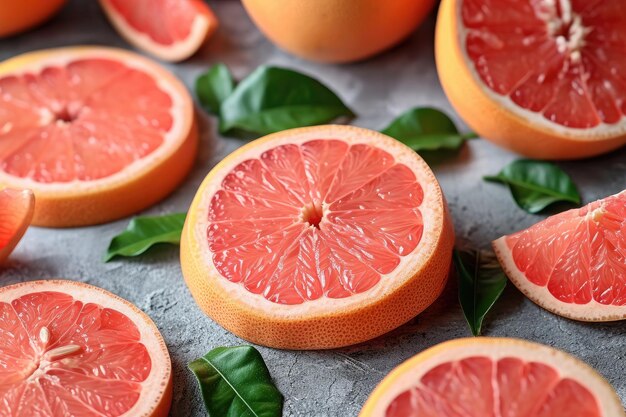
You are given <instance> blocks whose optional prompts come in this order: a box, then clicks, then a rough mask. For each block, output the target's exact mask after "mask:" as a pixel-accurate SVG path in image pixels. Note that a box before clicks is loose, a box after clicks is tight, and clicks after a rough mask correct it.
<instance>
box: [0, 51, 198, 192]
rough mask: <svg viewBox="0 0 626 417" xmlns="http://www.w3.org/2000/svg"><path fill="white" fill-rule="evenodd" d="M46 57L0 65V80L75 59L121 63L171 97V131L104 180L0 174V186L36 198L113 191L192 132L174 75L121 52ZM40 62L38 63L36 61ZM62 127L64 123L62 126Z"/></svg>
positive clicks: (45, 118) (45, 115)
mask: <svg viewBox="0 0 626 417" xmlns="http://www.w3.org/2000/svg"><path fill="white" fill-rule="evenodd" d="M56 51H57V53H53V54H49V53H47V51H41V52H33V53H28V54H24V55H21V56H18V57H15V58H13V59H10V60H8V61H5V62H3V63H2V64H0V77H4V76H9V75H16V76H19V75H23V74H25V73H37V72H40V71H41V70H42V69H43V68H45V67H48V66H65V65H67V64H68V63H69V62H72V61H75V60H78V59H89V58H105V59H107V58H108V59H112V60H115V61H119V62H121V63H123V64H124V65H125V66H127V67H130V68H133V69H138V70H141V71H143V72H145V73H147V74H149V75H151V76H152V77H153V78H154V80H155V81H156V83H157V86H158V87H159V88H160V89H161V90H162V91H163V92H165V93H166V94H167V95H169V96H170V98H171V100H172V107H171V110H170V114H171V116H172V127H171V129H170V130H169V131H168V132H166V133H165V134H164V135H163V143H162V144H161V146H159V148H157V149H156V150H154V151H153V152H152V153H150V154H149V155H147V156H145V157H144V158H141V159H138V160H136V161H134V162H133V163H131V164H130V165H128V166H126V167H125V168H124V169H122V170H121V171H119V172H117V173H115V174H113V175H111V176H108V177H104V178H100V179H97V180H92V181H80V180H73V181H69V182H54V183H42V182H38V181H35V180H33V179H31V178H21V177H17V176H14V175H10V174H8V173H6V172H4V171H1V170H0V185H8V186H11V187H15V188H27V189H31V190H34V191H36V192H37V193H38V194H39V195H45V194H46V193H50V194H51V195H58V194H59V193H69V194H75V193H85V192H89V193H97V192H98V191H99V190H102V189H108V188H111V187H114V186H115V185H116V184H123V183H126V182H128V179H129V178H134V177H138V176H140V175H141V174H142V173H144V172H147V171H150V170H151V169H153V168H154V167H156V166H159V165H160V164H161V163H163V162H164V161H165V160H167V159H168V157H169V156H170V155H172V154H173V153H174V152H175V151H176V150H177V149H178V148H179V147H180V146H181V145H182V143H184V141H185V139H187V136H188V135H189V133H190V131H191V128H192V116H193V104H192V102H191V99H190V97H189V96H188V95H187V94H186V89H185V87H184V86H183V85H182V84H181V83H180V81H178V80H177V79H176V78H175V77H174V76H173V75H171V74H169V73H168V72H167V71H165V70H164V69H163V68H161V67H159V66H158V65H157V64H156V63H153V62H151V61H149V60H148V59H146V58H144V57H142V56H140V55H136V54H134V53H131V52H126V51H124V50H121V49H115V48H106V47H79V48H67V49H65V51H64V52H65V53H62V54H61V53H58V51H60V50H56ZM37 58H39V59H37ZM41 117H42V118H41V123H42V125H45V124H46V123H49V121H50V114H49V110H48V109H46V108H42V109H41ZM61 123H63V122H61Z"/></svg>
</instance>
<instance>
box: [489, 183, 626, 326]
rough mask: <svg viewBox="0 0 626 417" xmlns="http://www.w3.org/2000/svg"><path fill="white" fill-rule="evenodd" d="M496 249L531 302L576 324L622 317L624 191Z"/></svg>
mask: <svg viewBox="0 0 626 417" xmlns="http://www.w3.org/2000/svg"><path fill="white" fill-rule="evenodd" d="M494 247H495V249H496V252H497V254H498V258H499V259H500V263H501V264H502V265H503V267H504V268H505V271H506V272H507V275H508V276H509V278H510V279H511V280H512V281H513V282H514V283H515V285H517V287H518V288H519V289H520V290H521V291H522V292H524V293H525V294H526V295H527V296H528V297H529V298H530V299H531V300H533V301H535V302H536V303H538V304H539V305H541V306H542V307H544V308H546V309H548V310H551V311H553V312H556V313H557V314H561V315H564V316H566V317H570V318H574V319H578V320H590V321H594V320H619V319H624V318H626V250H625V249H626V191H623V192H621V193H619V194H616V195H613V196H610V197H607V198H605V199H602V200H598V201H595V202H593V203H590V204H588V205H587V206H585V207H583V208H580V209H573V210H569V211H566V212H564V213H560V214H557V215H554V216H552V217H549V218H548V219H546V220H544V221H542V222H539V223H537V224H535V225H534V226H531V227H530V228H528V229H526V230H522V231H520V232H517V233H514V234H511V235H508V236H504V237H502V238H500V239H498V240H496V241H495V242H494Z"/></svg>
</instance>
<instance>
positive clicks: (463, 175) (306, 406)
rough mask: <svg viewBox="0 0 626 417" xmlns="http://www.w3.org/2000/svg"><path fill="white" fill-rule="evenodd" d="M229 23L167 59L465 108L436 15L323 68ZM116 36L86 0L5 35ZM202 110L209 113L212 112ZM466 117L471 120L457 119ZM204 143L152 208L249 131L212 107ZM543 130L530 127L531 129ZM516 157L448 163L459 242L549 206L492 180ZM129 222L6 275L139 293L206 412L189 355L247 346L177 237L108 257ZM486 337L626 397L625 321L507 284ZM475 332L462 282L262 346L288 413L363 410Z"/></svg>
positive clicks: (599, 187)
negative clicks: (365, 317)
mask: <svg viewBox="0 0 626 417" xmlns="http://www.w3.org/2000/svg"><path fill="white" fill-rule="evenodd" d="M211 5H213V6H214V7H215V11H216V13H217V15H218V16H219V18H220V20H221V22H222V27H221V28H220V30H219V32H218V33H217V35H216V37H215V38H214V39H212V40H211V42H210V43H209V44H207V45H206V46H205V47H204V48H203V49H202V50H201V51H200V52H199V53H198V54H197V55H196V56H195V57H194V58H193V59H190V60H189V61H187V62H184V63H182V64H177V65H167V66H168V67H169V68H170V69H171V70H172V71H173V72H174V73H176V74H177V75H178V76H179V77H180V78H181V79H182V80H183V81H184V82H185V83H186V84H187V86H188V87H190V88H191V87H192V86H193V83H194V80H195V78H196V77H197V76H198V75H199V74H200V73H201V72H202V71H203V70H204V69H206V68H207V67H208V66H209V65H210V64H211V63H214V62H217V61H223V62H225V63H227V64H228V65H229V66H230V67H231V68H232V69H233V71H234V73H235V74H236V75H237V76H239V77H241V76H244V75H246V74H247V73H248V72H250V71H251V70H252V69H253V68H255V67H256V66H257V65H259V64H262V63H272V64H277V65H283V66H288V67H292V68H297V69H300V70H302V71H306V72H308V73H310V74H313V75H315V76H316V77H319V78H320V79H321V80H323V81H324V82H326V83H327V84H328V85H330V86H331V87H332V88H333V89H334V90H335V91H337V92H338V93H339V95H340V96H341V97H343V98H344V99H345V100H346V101H347V102H348V103H349V105H350V106H352V108H353V109H355V110H356V112H357V113H358V114H359V116H360V117H359V118H358V119H356V120H355V121H354V124H356V125H359V126H363V127H369V128H382V127H383V126H384V125H385V124H386V123H387V122H388V121H390V120H391V119H392V118H393V117H394V116H396V115H398V114H399V113H401V112H402V111H404V110H406V109H408V108H409V107H412V106H418V105H430V106H436V107H440V108H443V109H445V110H447V111H448V112H449V113H450V114H454V113H453V111H452V109H451V108H450V105H449V104H448V102H447V101H446V98H445V96H444V95H443V93H442V91H441V88H440V86H439V82H438V80H437V74H436V72H435V66H434V59H433V47H432V45H433V28H434V19H433V18H432V16H431V18H430V20H429V21H427V22H426V23H425V24H424V25H423V26H422V27H421V28H420V29H419V31H418V32H417V33H415V34H414V35H413V36H411V38H410V39H409V40H408V41H406V42H405V43H403V44H402V45H400V46H399V47H397V48H395V49H393V50H391V51H388V52H386V53H384V54H382V55H380V56H378V57H375V58H373V59H370V60H368V61H366V62H362V63H357V64H352V65H343V66H331V65H318V64H312V63H309V62H305V61H302V60H299V59H297V58H294V57H291V56H289V55H287V54H285V53H283V52H281V51H279V50H277V49H276V48H275V47H274V46H273V45H272V44H270V43H269V42H268V41H266V40H265V39H264V37H263V36H262V35H261V34H260V33H259V32H258V31H257V30H256V29H255V27H254V26H253V25H252V23H251V22H250V20H249V19H248V17H247V16H246V14H245V12H244V10H243V9H242V7H241V5H240V3H239V2H238V1H212V2H211ZM73 44H104V45H112V46H119V47H122V48H130V47H129V45H127V44H126V43H125V42H124V41H123V40H122V39H121V38H119V37H118V36H117V34H116V33H115V32H114V31H113V29H112V28H111V27H110V26H109V24H108V23H107V22H106V20H105V18H104V16H103V15H102V13H101V12H100V9H99V7H98V5H97V2H96V1H94V0H92V1H85V0H74V1H72V2H70V4H69V6H68V7H67V8H66V9H65V10H63V12H62V13H61V14H60V15H59V16H57V17H56V18H55V19H54V20H52V21H51V22H49V23H47V24H46V25H45V26H42V27H41V28H39V29H37V30H35V31H32V32H30V33H27V34H24V35H21V36H18V37H14V38H11V39H7V40H3V41H0V58H2V59H4V58H8V57H10V56H13V55H15V54H18V53H21V52H26V51H31V50H34V49H39V48H44V47H57V46H64V45H73ZM200 113H202V112H200ZM454 117H455V120H457V121H458V122H459V125H460V126H462V123H461V121H460V120H459V119H458V117H456V116H454ZM201 121H202V124H201V127H202V144H201V150H200V154H199V156H198V160H197V163H196V166H195V169H194V171H193V173H192V174H191V176H190V177H189V178H188V179H187V180H186V181H185V183H184V184H183V185H182V186H181V187H180V188H179V189H178V190H177V191H176V192H175V193H174V194H172V195H171V196H170V197H169V198H167V199H165V200H164V201H163V202H161V203H160V204H157V205H156V206H155V207H153V208H151V209H150V210H147V211H146V212H145V213H144V214H161V213H169V212H173V211H184V210H186V208H187V206H188V204H189V203H190V201H191V199H192V197H193V195H194V192H195V190H196V187H197V186H198V185H199V183H200V181H201V180H202V178H203V177H204V176H205V175H206V173H207V172H208V171H209V170H210V169H211V167H213V166H214V165H215V164H216V163H217V162H218V161H219V160H220V159H221V158H223V157H224V156H225V155H227V154H228V153H229V152H231V151H232V150H234V149H235V148H237V147H238V146H241V145H242V143H243V142H241V141H239V140H234V139H228V138H221V137H219V136H218V135H217V134H216V133H215V121H214V120H213V119H211V118H209V117H207V116H205V115H203V114H201ZM528 140H532V138H528ZM515 158H516V156H515V155H513V154H511V153H509V152H506V151H503V150H501V149H498V148H496V147H495V146H493V145H491V144H490V143H489V142H486V141H483V140H475V141H472V142H471V143H470V144H469V146H466V147H465V148H464V149H463V150H462V151H461V152H460V153H459V154H458V155H456V156H454V157H452V158H450V159H448V160H446V161H444V162H441V163H438V164H434V165H433V168H434V171H435V173H436V175H437V177H438V178H439V180H440V181H441V184H442V186H443V189H444V191H445V194H446V196H447V198H448V201H449V203H450V208H451V210H452V214H453V217H454V219H455V227H456V232H457V234H458V240H459V242H461V243H468V244H472V245H474V246H479V247H486V246H487V245H488V242H490V241H491V240H492V239H494V238H496V237H499V236H500V235H502V234H505V233H510V232H512V231H514V230H516V229H520V228H524V227H527V226H530V225H531V224H533V223H535V222H537V221H538V220H540V219H541V218H542V216H536V215H529V214H526V213H525V212H523V211H522V210H520V209H518V208H517V207H516V206H515V204H514V203H513V201H512V199H511V197H510V195H509V193H508V191H507V190H506V189H505V188H503V187H500V186H498V185H495V184H489V183H485V182H483V181H482V180H481V177H482V176H483V175H485V174H491V173H495V172H497V171H498V170H499V169H500V168H501V167H502V166H504V165H505V164H506V163H508V162H509V161H511V160H513V159H515ZM560 165H561V166H562V167H563V168H564V169H565V170H566V171H567V172H569V173H570V174H571V175H572V176H573V178H574V180H575V181H576V183H577V184H578V186H579V188H580V191H581V194H582V196H583V198H584V200H585V201H586V202H588V201H591V200H594V199H596V198H599V197H603V196H606V195H609V194H613V193H615V192H618V191H621V190H622V189H624V188H626V149H622V150H620V151H617V152H613V153H612V154H609V155H606V156H603V157H600V158H595V159H591V160H587V161H581V162H569V163H563V164H560ZM127 223H128V219H123V220H120V221H117V222H114V223H110V224H106V225H102V226H96V227H89V228H81V229H70V230H50V229H39V228H31V229H30V230H29V231H28V232H27V234H26V236H25V238H24V240H23V242H22V243H21V244H20V246H19V248H18V249H17V251H16V252H15V254H14V256H13V257H12V261H11V263H10V264H9V266H8V268H7V269H5V270H3V271H2V272H0V285H8V284H12V283H16V282H21V281H28V280H36V279H46V278H51V277H64V278H68V279H73V280H79V281H84V282H88V283H90V284H94V285H98V286H101V287H103V288H106V289H108V290H110V291H112V292H114V293H116V294H119V295H120V296H122V297H124V298H126V299H128V300H130V301H132V302H133V303H135V304H137V305H138V306H139V307H140V308H142V309H143V310H144V311H146V312H147V313H148V314H149V315H150V316H151V317H152V318H153V319H154V321H155V322H156V324H157V325H158V327H159V329H160V330H161V332H162V333H163V336H164V337H165V340H166V342H167V345H168V347H169V349H170V353H171V355H172V361H173V366H174V372H175V379H174V383H175V394H174V401H173V404H172V412H171V416H174V417H188V416H203V415H205V412H204V408H203V405H202V402H201V399H200V396H199V392H198V390H197V387H196V384H195V382H194V380H193V377H192V375H191V374H190V373H189V372H188V371H187V369H186V364H187V362H189V361H190V360H193V359H195V358H196V357H198V356H200V355H202V354H204V353H206V352H207V351H209V350H210V349H212V348H214V347H216V346H222V345H226V346H231V345H238V344H241V343H243V341H242V340H240V339H238V338H237V337H235V336H233V335H232V334H230V333H228V332H227V331H225V330H223V329H222V328H220V327H219V326H218V325H217V324H215V323H213V322H212V321H211V320H210V319H208V318H207V317H205V316H204V315H203V314H202V313H201V312H200V310H199V309H198V308H196V305H195V304H194V302H193V300H192V298H191V295H190V294H189V292H188V290H187V288H186V287H185V284H184V283H183V280H182V277H181V272H180V267H179V263H178V250H177V248H176V247H173V246H172V247H166V246H164V247H159V248H157V249H156V250H153V251H151V252H150V253H149V254H147V255H146V256H142V257H140V258H135V259H118V260H116V261H114V262H111V263H107V264H105V263H103V262H102V261H101V259H102V255H103V253H104V252H105V250H106V248H107V245H108V243H109V240H110V239H111V238H112V237H113V236H114V235H115V234H117V233H118V232H119V231H121V230H122V229H124V227H125V226H126V224H127ZM484 333H485V335H487V336H514V337H521V338H524V339H528V340H533V341H537V342H541V343H545V344H547V345H550V346H554V347H557V348H560V349H563V350H565V351H568V352H570V353H572V354H574V355H576V356H578V357H580V358H582V359H583V360H585V361H587V362H588V363H589V364H591V365H592V366H593V367H595V368H596V369H597V370H598V371H599V372H600V373H602V374H603V375H604V376H606V378H608V380H609V381H610V382H611V383H612V384H613V385H614V387H615V388H616V389H617V391H618V393H619V395H620V397H621V398H622V401H625V400H626V324H625V323H623V322H622V323H606V324H583V323H577V322H573V321H570V320H566V319H563V318H560V317H557V316H555V315H552V314H550V313H548V312H546V311H544V310H542V309H540V308H538V307H536V306H535V305H534V304H533V303H531V302H530V301H528V300H527V299H526V298H525V297H524V296H523V295H522V294H521V293H519V292H518V291H517V290H516V289H515V288H514V287H513V286H508V287H507V289H506V290H505V293H504V296H503V297H502V299H501V301H500V302H499V303H498V304H497V306H496V307H495V310H494V311H493V312H492V314H490V315H489V316H488V318H487V320H486V323H485V327H484ZM464 336H469V331H468V329H467V326H466V324H465V322H464V319H463V316H462V313H461V310H460V307H459V305H458V302H457V299H456V283H455V282H450V283H449V285H448V287H447V289H446V291H445V293H444V294H443V296H442V297H441V298H440V299H439V300H437V302H436V303H435V304H434V305H433V306H432V307H431V308H429V309H428V310H427V311H426V312H424V313H423V314H421V315H420V316H419V317H417V318H416V319H414V320H413V321H411V322H410V323H408V324H406V325H405V326H403V327H401V328H399V329H397V330H396V331H393V332H392V333H390V334H388V335H386V336H384V337H381V338H379V339H377V340H374V341H371V342H369V343H365V344H363V345H360V346H355V347H351V348H347V349H340V350H334V351H318V352H290V351H279V350H272V349H267V348H262V347H261V348H260V351H261V353H262V354H263V357H264V358H265V360H266V362H267V365H268V367H269V369H270V371H271V373H272V375H273V376H274V378H275V380H276V383H277V384H278V387H279V388H280V390H281V391H282V392H283V394H284V395H285V398H286V402H285V412H284V415H285V416H292V417H295V416H311V417H344V416H345V417H350V416H356V414H357V413H358V411H359V410H360V408H361V406H362V404H363V403H364V401H365V399H366V398H367V396H368V395H369V393H370V392H371V391H372V389H373V388H374V387H375V385H376V384H377V383H378V382H379V381H380V380H381V379H382V378H383V377H384V375H386V374H387V373H388V372H389V371H390V370H391V369H392V368H394V367H395V366H396V365H398V364H399V363H400V362H402V361H403V360H405V359H407V358H409V357H410V356H412V355H414V354H416V353H417V352H420V351H421V350H423V349H425V348H428V347H430V346H433V345H435V344H436V343H439V342H442V341H445V340H448V339H453V338H458V337H464Z"/></svg>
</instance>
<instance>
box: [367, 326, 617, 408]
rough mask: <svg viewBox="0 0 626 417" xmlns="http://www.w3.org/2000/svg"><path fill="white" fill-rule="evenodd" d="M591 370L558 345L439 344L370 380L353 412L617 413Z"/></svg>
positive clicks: (612, 395)
mask: <svg viewBox="0 0 626 417" xmlns="http://www.w3.org/2000/svg"><path fill="white" fill-rule="evenodd" d="M624 416H625V414H624V409H623V408H622V405H621V403H620V400H619V397H618V396H617V393H616V392H615V391H614V389H613V388H612V387H611V385H609V383H608V382H607V381H606V380H605V379H604V378H602V376H601V375H599V374H598V373H597V372H596V371H595V370H594V369H592V368H591V367H589V366H588V365H587V364H585V363H583V362H581V361H580V360H578V359H576V358H574V357H572V356H570V355H568V354H566V353H564V352H561V351H559V350H556V349H553V348H550V347H548V346H543V345H540V344H536V343H531V342H527V341H523V340H518V339H507V338H491V337H490V338H483V337H478V338H471V339H469V338H468V339H457V340H453V341H449V342H445V343H441V344H439V345H437V346H435V347H432V348H430V349H428V350H425V351H423V352H422V353H420V354H418V355H416V356H414V357H413V358H411V359H409V360H407V361H406V362H404V363H403V364H401V365H400V366H398V367H397V368H396V369H394V370H393V371H391V373H390V374H389V375H387V377H385V379H384V380H383V381H382V382H381V383H380V384H379V385H378V387H377V388H376V389H375V390H374V392H373V393H372V394H371V395H370V397H369V399H368V400H367V402H366V403H365V406H364V407H363V409H362V410H361V413H360V414H359V417H624Z"/></svg>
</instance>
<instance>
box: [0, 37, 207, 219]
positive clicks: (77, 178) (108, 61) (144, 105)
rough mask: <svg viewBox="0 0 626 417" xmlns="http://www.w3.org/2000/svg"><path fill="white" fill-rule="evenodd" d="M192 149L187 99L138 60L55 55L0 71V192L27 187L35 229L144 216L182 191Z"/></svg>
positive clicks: (105, 51) (172, 81)
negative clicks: (0, 189)
mask: <svg viewBox="0 0 626 417" xmlns="http://www.w3.org/2000/svg"><path fill="white" fill-rule="evenodd" d="M196 147H197V131H196V127H195V125H194V113H193V104H192V100H191V97H190V96H189V93H188V92H187V90H186V89H185V87H184V86H183V85H182V84H181V83H180V82H179V81H178V80H177V79H176V78H174V76H172V75H171V74H170V73H168V72H167V71H165V70H164V69H163V68H161V67H160V66H158V65H157V64H155V63H153V62H152V61H150V60H147V59H146V58H143V57H141V56H139V55H136V54H133V53H130V52H126V51H123V50H119V49H112V48H102V47H78V48H61V49H51V50H44V51H39V52H32V53H27V54H24V55H21V56H18V57H15V58H12V59H9V60H7V61H5V62H3V63H1V64H0V186H8V187H12V188H28V189H31V190H33V192H34V193H35V196H36V197H37V205H36V207H35V216H34V219H33V224H35V225H38V226H54V227H59V226H80V225H88V224H94V223H101V222H105V221H110V220H113V219H117V218H120V217H124V216H127V215H130V214H132V213H134V212H137V211H139V210H142V209H144V208H146V207H148V206H150V205H151V204H154V203H155V202H157V201H159V200H160V199H162V198H163V197H165V196H166V195H167V194H168V193H170V192H171V191H172V190H173V189H174V188H175V187H176V185H178V183H179V182H180V181H181V180H182V179H183V178H184V176H185V175H186V174H187V172H188V171H189V169H190V168H191V166H192V164H193V160H194V157H195V153H196Z"/></svg>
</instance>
